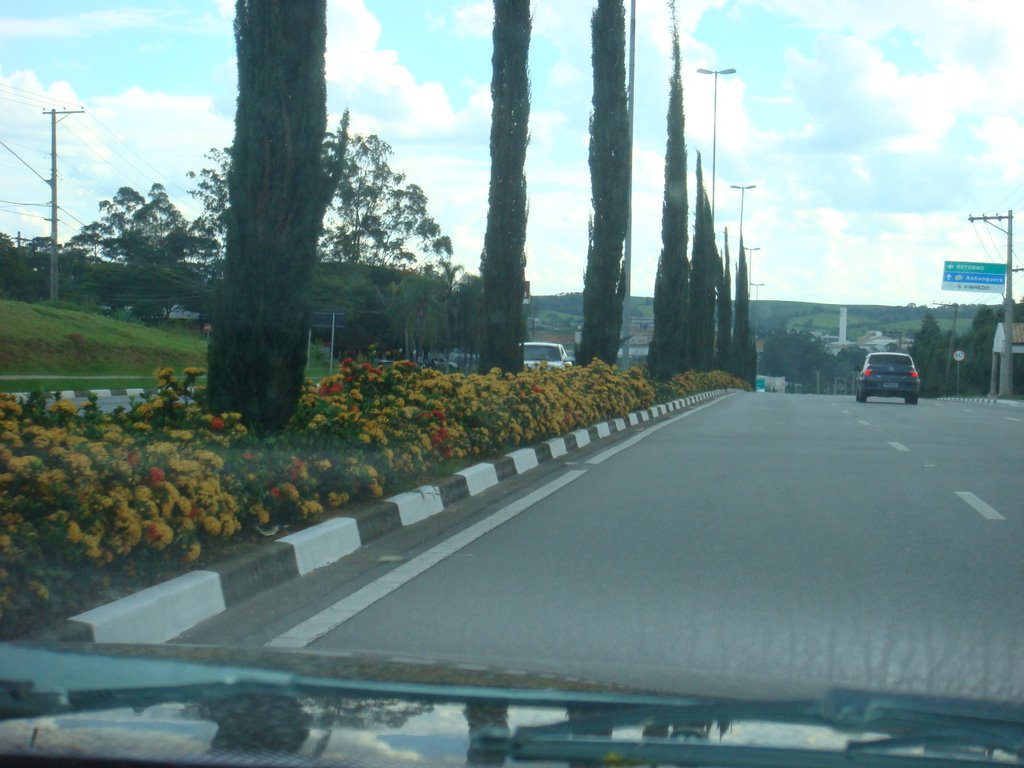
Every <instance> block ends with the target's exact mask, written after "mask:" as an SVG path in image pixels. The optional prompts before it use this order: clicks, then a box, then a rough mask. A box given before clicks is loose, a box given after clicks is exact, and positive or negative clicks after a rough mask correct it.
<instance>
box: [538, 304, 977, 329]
mask: <svg viewBox="0 0 1024 768" xmlns="http://www.w3.org/2000/svg"><path fill="white" fill-rule="evenodd" d="M653 303H654V300H653V299H651V298H650V297H642V296H635V297H633V302H632V314H633V317H638V318H639V317H652V316H653ZM840 306H841V305H839V304H816V303H812V302H801V301H757V302H755V301H751V310H750V318H751V322H754V320H755V318H756V320H757V323H758V327H759V330H760V332H761V333H762V334H763V333H764V332H766V331H770V330H775V329H785V330H801V331H803V330H806V331H816V332H819V333H823V334H827V335H832V336H835V335H838V333H839V309H840ZM846 308H847V331H846V336H847V338H848V339H850V340H856V339H857V337H858V336H862V335H864V334H865V333H867V332H868V331H882V332H886V333H892V334H902V335H903V336H904V337H908V336H913V335H914V333H915V332H916V331H917V330H918V329H919V328H920V327H921V321H922V320H923V319H924V315H925V313H926V312H929V311H930V312H931V313H932V315H933V316H934V317H935V319H936V320H937V321H938V323H939V327H940V328H941V329H942V330H947V329H948V328H949V327H950V326H951V325H952V324H953V309H952V307H932V308H929V307H922V306H913V305H910V306H905V307H889V306H881V305H871V304H848V305H846ZM977 309H978V308H977V306H973V305H971V306H967V305H964V306H961V307H960V310H959V319H958V320H957V327H958V328H959V329H960V330H961V331H962V330H963V329H966V328H967V327H969V326H970V322H971V318H973V317H974V314H975V312H976V311H977ZM533 311H534V313H535V317H536V318H537V319H538V320H540V321H542V322H543V324H544V327H545V328H546V329H547V330H558V329H572V330H575V329H576V327H578V326H579V325H580V324H581V323H582V322H583V295H582V294H580V293H564V294H558V295H556V296H534V297H533Z"/></svg>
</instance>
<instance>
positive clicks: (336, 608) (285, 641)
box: [267, 469, 586, 648]
mask: <svg viewBox="0 0 1024 768" xmlns="http://www.w3.org/2000/svg"><path fill="white" fill-rule="evenodd" d="M585 474H586V470H584V469H576V470H571V471H569V472H566V473H565V474H564V475H562V476H561V477H559V478H557V479H555V480H553V481H551V482H550V483H547V484H546V485H543V486H541V487H540V488H538V489H537V490H536V491H534V492H533V493H529V494H527V495H526V496H523V498H521V499H518V500H517V501H514V502H512V503H511V504H509V505H508V506H506V507H503V508H502V509H500V510H498V511H497V512H495V513H494V514H493V515H491V516H490V517H487V518H485V519H483V520H481V521H480V522H478V523H475V524H474V525H471V526H470V527H469V528H467V529H466V530H464V531H462V532H461V533H457V534H455V535H454V536H452V537H451V538H450V539H447V540H446V541H444V542H442V543H441V544H438V545H437V546H436V547H434V548H432V549H429V550H427V551H426V552H424V553H423V554H420V555H417V556H416V557H414V558H413V559H412V560H410V561H409V562H407V563H405V564H404V565H400V566H398V567H397V568H395V569H394V570H392V571H390V572H388V573H387V574H385V575H384V576H382V577H381V578H379V579H377V580H376V581H374V582H373V583H371V584H367V585H366V586H365V587H363V588H362V589H359V590H357V591H355V592H353V593H352V594H351V595H349V596H348V597H345V598H342V599H341V600H339V601H338V602H336V603H335V604H334V605H332V606H331V607H329V608H326V609H325V610H323V611H321V612H320V613H318V614H316V615H315V616H311V617H310V618H308V619H306V620H305V621H304V622H302V623H301V624H299V625H298V626H295V627H292V628H291V629H289V630H288V631H287V632H285V633H284V634H282V635H278V636H277V637H275V638H274V639H273V640H271V641H270V642H269V643H267V645H268V646H271V647H274V648H305V647H306V646H307V645H309V644H310V643H312V642H313V641H314V640H316V639H317V638H320V637H323V636H324V635H326V634H327V633H328V632H330V631H331V630H333V629H335V628H337V627H339V626H341V625H342V624H344V623H345V622H346V621H348V620H349V619H351V618H352V617H353V616H356V615H357V614H359V613H361V612H362V611H364V610H366V609H367V608H369V607H370V606H371V605H373V604H374V603H376V602H377V601H378V600H381V599H382V598H384V597H387V596H388V595H390V594H391V593H392V592H394V591H395V590H396V589H398V588H399V587H401V586H403V585H404V584H407V583H408V582H410V581H412V580H413V579H415V578H416V577H417V576H419V575H420V574H421V573H423V572H425V571H427V570H429V569H430V568H432V567H434V566H435V565H437V564H438V563H439V562H441V561H442V560H444V559H445V558H446V557H448V556H450V555H452V554H454V553H456V552H458V551H459V550H460V549H462V548H463V547H465V546H467V545H469V544H471V543H472V542H474V541H476V540H477V539H479V538H480V537H481V536H483V535H484V534H485V533H489V532H490V531H493V530H494V529H495V528H497V527H498V526H499V525H501V524H502V523H506V522H508V521H509V520H511V519H512V518H513V517H515V516H516V515H518V514H519V513H520V512H524V511H525V510H527V509H529V508H530V507H532V506H533V505H534V504H536V503H537V502H539V501H541V500H543V499H545V498H547V497H548V496H550V495H551V494H553V493H555V492H556V491H558V490H560V489H561V488H564V487H565V486H567V485H568V484H569V483H571V482H573V481H574V480H576V479H577V478H579V477H580V476H582V475H585Z"/></svg>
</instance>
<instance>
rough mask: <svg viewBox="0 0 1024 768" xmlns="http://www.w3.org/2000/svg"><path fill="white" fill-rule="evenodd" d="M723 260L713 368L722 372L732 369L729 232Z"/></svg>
mask: <svg viewBox="0 0 1024 768" xmlns="http://www.w3.org/2000/svg"><path fill="white" fill-rule="evenodd" d="M724 235H725V240H724V253H723V260H724V262H725V264H724V269H721V270H719V281H718V285H717V286H716V292H717V294H718V300H717V304H716V306H717V307H718V329H717V335H716V343H715V366H716V367H717V368H719V369H721V370H723V371H728V370H730V369H731V368H732V362H733V360H732V279H731V275H730V271H731V270H730V267H729V230H728V229H726V230H725V233H724Z"/></svg>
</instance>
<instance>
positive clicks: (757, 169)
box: [0, 0, 1024, 305]
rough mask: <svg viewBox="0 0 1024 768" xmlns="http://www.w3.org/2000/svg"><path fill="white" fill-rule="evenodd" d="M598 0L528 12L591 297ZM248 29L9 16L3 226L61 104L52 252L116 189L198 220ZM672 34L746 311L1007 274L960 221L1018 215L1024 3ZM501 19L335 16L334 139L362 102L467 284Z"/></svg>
mask: <svg viewBox="0 0 1024 768" xmlns="http://www.w3.org/2000/svg"><path fill="white" fill-rule="evenodd" d="M595 1H596V0H533V6H532V7H533V34H532V41H531V48H530V72H531V91H532V105H531V117H530V134H531V140H530V146H529V150H528V153H527V165H526V177H527V186H528V194H529V206H530V207H529V224H528V231H527V267H526V277H527V279H528V280H530V283H531V290H532V292H533V293H534V294H551V293H562V292H571V291H580V290H582V288H583V274H584V269H585V261H586V252H587V222H588V217H589V215H590V210H591V203H590V177H589V168H588V164H587V154H588V122H589V119H590V112H591V96H592V73H591V64H590V14H591V12H592V10H593V7H594V5H595ZM626 5H627V12H628V2H627V3H626ZM233 15H234V3H233V2H231V0H168V1H164V0H162V1H161V2H147V0H134V2H132V0H126V1H124V2H119V1H118V0H47V2H41V3H25V2H23V1H22V0H18V2H14V1H13V0H0V141H2V142H4V144H5V145H6V147H3V146H0V232H4V233H7V234H9V235H10V236H12V237H14V236H16V235H17V233H18V232H21V234H22V236H25V237H31V236H37V235H48V234H49V222H48V221H46V217H47V216H48V215H49V210H48V208H47V207H46V206H47V205H48V203H49V197H50V190H49V185H48V184H47V183H46V180H48V179H49V177H50V160H51V151H50V138H51V136H50V134H51V131H50V116H49V115H48V114H44V111H49V110H51V109H57V110H77V109H84V110H85V111H84V112H83V113H75V114H68V115H62V116H58V117H59V123H58V127H57V135H58V152H57V155H58V160H59V168H58V181H59V183H58V191H59V203H60V207H61V215H60V217H59V219H60V238H61V240H62V241H64V240H65V239H66V238H68V237H71V236H72V235H74V234H75V232H76V231H77V229H78V227H80V226H82V224H83V223H88V222H91V221H94V220H96V219H98V218H99V215H100V214H99V208H98V205H99V202H100V201H101V200H104V199H109V198H111V197H113V195H114V194H115V193H116V191H117V190H118V188H120V187H122V186H130V187H133V188H135V189H137V190H139V191H141V192H147V191H148V190H149V188H150V186H151V185H152V184H154V183H160V184H163V185H164V186H165V187H166V189H167V191H168V193H169V194H170V196H171V199H172V200H173V202H174V203H175V204H176V205H177V206H178V207H179V208H180V209H181V211H182V212H183V213H184V214H185V215H186V216H189V217H193V216H195V215H196V214H197V212H198V209H197V204H196V201H195V200H194V199H192V198H191V196H190V195H189V190H190V189H192V188H193V186H194V185H193V182H192V181H191V180H190V179H189V178H188V175H187V174H188V172H189V171H199V170H200V169H202V168H203V167H207V166H209V165H211V163H210V162H209V161H208V160H206V159H205V158H204V154H205V153H206V152H207V151H208V150H209V149H211V148H214V147H226V146H228V145H229V144H230V143H231V139H232V134H233V119H234V108H235V98H236V88H237V85H236V74H235V59H234V38H233V31H232V22H233ZM678 17H679V31H680V39H681V43H682V53H683V90H684V96H683V98H684V111H685V115H686V128H685V136H686V144H687V149H688V160H689V171H690V175H691V179H690V201H691V228H692V208H693V201H694V200H695V189H694V184H695V182H694V179H693V174H694V171H695V169H696V165H697V155H698V152H699V153H700V154H701V157H702V162H703V165H704V170H705V174H704V176H705V181H706V183H707V184H710V183H711V179H712V175H713V176H714V198H715V219H716V228H717V230H718V245H719V248H720V249H723V248H724V231H725V230H728V236H729V251H730V256H731V259H732V263H733V270H735V261H736V258H737V257H738V247H739V230H740V225H741V222H740V217H741V208H742V215H743V221H742V228H743V237H744V242H745V245H747V247H749V248H752V249H754V248H756V249H758V250H752V251H751V252H750V257H751V261H752V274H751V278H752V282H753V283H755V284H758V286H757V287H756V288H754V289H752V290H751V294H752V295H756V296H757V297H758V298H760V299H782V300H791V301H812V302H827V303H837V304H891V305H904V304H908V303H916V304H934V303H939V302H954V301H964V299H965V295H964V294H961V293H952V292H943V291H942V290H941V280H942V266H943V261H945V260H966V261H982V262H996V261H1002V262H1003V263H1005V258H1006V234H1005V233H1004V232H1003V231H1000V230H999V229H997V228H996V227H995V226H992V225H990V224H985V223H980V222H978V223H974V224H972V223H970V222H969V221H968V216H969V215H975V216H978V215H982V214H997V213H1002V214H1005V213H1006V211H1007V210H1010V209H1013V208H1014V207H1017V208H1020V207H1022V206H1024V87H1021V85H1020V80H1019V76H1020V73H1021V72H1024V46H1022V45H1020V44H1019V35H1020V30H1021V29H1024V2H1020V0H898V2H896V1H894V0H848V1H846V2H833V1H832V0H679V2H678ZM492 19H493V14H492V3H491V2H490V0H328V39H327V60H326V75H327V85H328V112H329V118H328V119H329V126H328V127H329V128H334V127H336V126H337V123H338V120H339V118H340V115H341V114H342V113H343V112H344V110H345V109H349V110H350V111H351V114H352V126H353V129H354V130H355V131H356V132H358V133H364V134H365V133H375V134H377V135H378V136H380V137H381V138H382V139H384V140H385V141H387V142H388V143H389V144H390V145H391V146H392V147H393V149H394V155H393V157H392V160H391V164H392V167H393V168H395V169H396V170H400V171H402V172H404V173H405V174H406V175H407V177H408V179H409V181H411V182H415V183H417V184H419V185H420V186H421V187H422V188H423V189H424V190H425V192H426V193H427V195H428V198H429V210H430V212H431V213H432V215H433V216H434V218H435V219H437V221H438V222H439V224H440V225H441V227H442V230H443V231H444V232H445V233H446V234H448V235H449V236H450V237H451V238H452V241H453V245H454V251H455V253H454V257H453V258H454V261H455V262H457V263H459V264H461V265H463V266H464V267H465V268H466V269H467V270H468V271H471V272H478V271H479V261H480V251H481V247H482V244H483V238H484V230H485V226H486V215H487V187H488V177H489V167H490V160H489V148H488V137H489V130H490V110H491V105H490V92H489V84H490V77H491V63H490V56H491V40H490V35H491V27H492ZM636 20H637V39H636V70H635V73H636V94H635V103H636V117H635V126H634V149H633V156H634V163H633V239H632V254H633V257H632V263H633V267H632V293H633V294H634V295H638V296H650V295H652V294H653V290H654V279H655V274H656V271H657V262H658V255H659V252H660V249H661V242H660V238H661V234H660V233H661V198H662V189H663V186H664V183H663V182H664V154H665V142H666V121H665V114H666V110H667V106H668V96H669V75H670V71H671V53H670V51H671V23H670V16H669V11H668V6H667V2H666V0H636ZM700 68H704V69H711V70H721V69H726V68H734V69H735V70H736V73H735V74H733V75H722V76H720V77H719V78H717V109H716V107H715V104H716V93H715V91H716V85H715V82H716V78H714V77H712V76H708V75H702V74H700V73H698V72H697V70H698V69H700ZM713 155H714V162H713V161H712V156H713ZM712 165H714V168H713V169H712ZM712 170H713V171H714V173H713V174H712ZM733 185H736V186H746V185H754V188H753V189H749V190H747V191H746V192H744V193H742V194H741V192H740V191H738V190H736V189H733V188H732V187H733ZM710 192H711V190H709V194H710ZM1022 218H1024V217H1022ZM1003 226H1005V223H1004V224H1003ZM1018 231H1021V232H1024V226H1022V225H1018ZM1020 250H1021V249H1020V248H1016V249H1015V253H1019V252H1020ZM1016 264H1017V266H1021V263H1020V260H1019V259H1018V260H1017V263H1016ZM1022 284H1024V274H1022V275H1019V276H1018V278H1017V287H1016V289H1015V291H1014V294H1015V296H1016V297H1020V296H1021V294H1022V291H1021V287H1022ZM978 296H981V299H980V300H981V301H983V302H984V303H989V304H996V303H998V302H999V300H1000V298H999V296H998V295H997V294H972V295H971V300H975V299H976V298H977V297H978Z"/></svg>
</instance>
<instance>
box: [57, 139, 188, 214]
mask: <svg viewBox="0 0 1024 768" xmlns="http://www.w3.org/2000/svg"><path fill="white" fill-rule="evenodd" d="M82 127H83V128H84V129H85V130H86V131H88V132H89V133H90V134H92V135H93V136H94V137H95V138H96V140H97V141H99V142H100V143H101V144H103V146H105V147H106V148H107V149H109V150H110V151H111V153H112V154H113V156H114V157H116V158H117V159H118V161H119V162H121V163H124V164H125V165H126V166H128V167H129V168H131V169H132V170H133V171H135V173H136V174H138V175H137V176H136V180H139V179H141V180H143V181H144V182H145V183H146V184H149V185H150V186H152V184H153V183H157V182H154V179H153V176H152V175H151V174H150V173H149V172H147V171H144V170H143V169H141V168H140V167H139V166H138V165H136V164H135V163H133V162H132V161H131V159H129V158H128V157H126V156H125V155H124V154H123V153H122V152H120V151H118V149H117V148H116V147H113V146H111V145H110V143H109V142H108V141H107V140H106V139H104V138H103V137H102V136H100V135H99V134H98V133H97V132H96V131H95V130H93V129H92V128H91V127H90V126H89V125H87V124H86V125H83V126H82ZM108 130H109V129H108ZM70 133H71V134H72V135H73V136H75V138H77V139H78V141H79V142H81V144H82V145H83V146H84V147H85V148H86V149H87V150H88V151H89V152H91V153H92V154H93V155H94V156H95V157H96V158H97V159H99V160H100V161H101V162H103V163H106V164H107V165H108V166H110V168H111V169H112V170H113V171H115V172H116V173H119V174H121V173H123V170H122V169H119V168H117V166H115V165H114V164H113V163H112V162H111V161H110V159H109V158H106V157H103V156H102V155H101V154H100V153H99V152H97V151H96V149H95V148H94V147H93V146H92V145H91V144H90V143H89V142H88V141H86V139H85V138H84V137H83V136H81V135H79V134H78V133H76V132H75V131H70ZM143 162H145V161H144V160H143ZM153 170H154V171H155V172H156V173H157V175H162V174H160V172H159V171H157V170H156V169H155V168H154V169H153ZM164 180H165V181H167V179H166V178H165V179H164ZM164 189H165V190H166V186H165V187H164ZM143 191H144V192H145V191H148V190H143ZM167 197H168V198H169V199H170V200H171V202H173V203H175V205H177V206H178V207H179V208H187V209H189V210H191V211H192V213H193V215H198V214H199V213H201V211H199V210H198V209H196V208H195V207H194V206H193V205H192V203H191V202H190V201H188V200H183V199H180V198H178V197H177V196H172V195H171V194H170V193H168V195H167Z"/></svg>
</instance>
